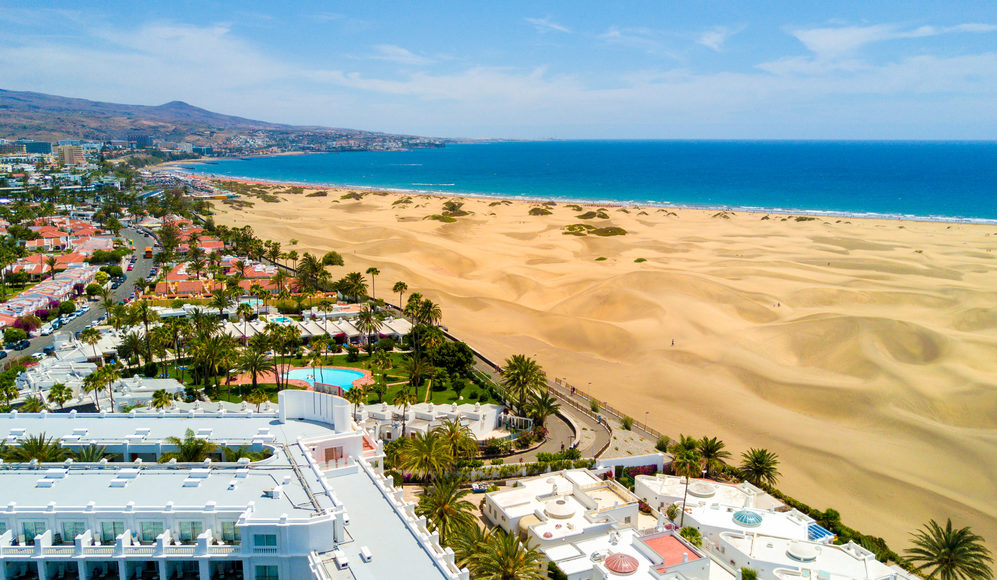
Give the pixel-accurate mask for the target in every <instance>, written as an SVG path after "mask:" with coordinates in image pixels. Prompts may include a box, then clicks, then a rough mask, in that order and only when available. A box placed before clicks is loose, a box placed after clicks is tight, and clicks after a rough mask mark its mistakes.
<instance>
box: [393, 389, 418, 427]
mask: <svg viewBox="0 0 997 580" xmlns="http://www.w3.org/2000/svg"><path fill="white" fill-rule="evenodd" d="M415 402H416V398H415V393H413V392H412V386H411V385H403V386H402V388H400V389H398V392H397V393H395V398H394V399H393V400H392V401H391V404H392V405H401V407H402V437H405V427H406V425H405V423H406V418H407V417H408V406H409V405H411V404H413V403H415Z"/></svg>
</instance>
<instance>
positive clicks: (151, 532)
mask: <svg viewBox="0 0 997 580" xmlns="http://www.w3.org/2000/svg"><path fill="white" fill-rule="evenodd" d="M141 525H142V537H141V540H142V541H143V542H145V543H147V544H151V543H153V542H155V541H156V536H158V535H159V534H162V533H163V522H142V524H141Z"/></svg>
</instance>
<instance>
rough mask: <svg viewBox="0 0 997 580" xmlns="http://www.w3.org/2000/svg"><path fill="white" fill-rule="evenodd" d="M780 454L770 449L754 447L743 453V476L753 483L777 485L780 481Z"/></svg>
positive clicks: (741, 468)
mask: <svg viewBox="0 0 997 580" xmlns="http://www.w3.org/2000/svg"><path fill="white" fill-rule="evenodd" d="M778 466H779V456H778V455H776V454H775V453H772V452H771V451H769V450H768V449H755V448H754V447H752V448H751V449H749V450H748V451H745V452H744V453H742V454H741V467H740V470H741V477H743V478H744V479H746V480H748V481H750V482H751V483H753V484H755V485H758V486H761V485H762V484H766V483H767V484H769V485H775V483H776V482H777V481H779V470H778V469H777V468H778Z"/></svg>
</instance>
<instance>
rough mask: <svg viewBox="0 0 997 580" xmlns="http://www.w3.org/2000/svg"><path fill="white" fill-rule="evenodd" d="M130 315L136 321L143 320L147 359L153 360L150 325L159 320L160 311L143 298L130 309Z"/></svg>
mask: <svg viewBox="0 0 997 580" xmlns="http://www.w3.org/2000/svg"><path fill="white" fill-rule="evenodd" d="M129 315H130V316H131V318H132V320H134V321H135V322H141V323H142V326H143V327H144V328H145V360H146V361H151V360H152V335H151V334H149V325H150V324H152V323H153V322H156V321H157V320H159V313H157V312H156V311H155V310H153V309H152V307H151V306H149V301H148V300H146V299H144V298H143V299H142V300H139V301H137V302H136V303H135V304H134V305H132V307H131V308H130V309H129Z"/></svg>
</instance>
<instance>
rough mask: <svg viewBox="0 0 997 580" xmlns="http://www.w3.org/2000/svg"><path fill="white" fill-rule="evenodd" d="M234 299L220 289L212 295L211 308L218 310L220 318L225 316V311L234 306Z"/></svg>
mask: <svg viewBox="0 0 997 580" xmlns="http://www.w3.org/2000/svg"><path fill="white" fill-rule="evenodd" d="M232 302H233V301H232V298H231V297H230V296H229V295H228V293H227V292H225V291H224V290H221V289H218V290H215V291H214V292H212V293H211V307H212V308H217V309H218V318H222V317H223V316H225V309H226V308H228V307H229V306H232Z"/></svg>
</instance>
